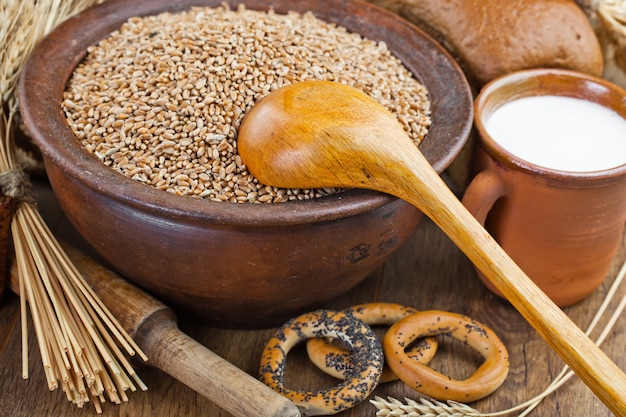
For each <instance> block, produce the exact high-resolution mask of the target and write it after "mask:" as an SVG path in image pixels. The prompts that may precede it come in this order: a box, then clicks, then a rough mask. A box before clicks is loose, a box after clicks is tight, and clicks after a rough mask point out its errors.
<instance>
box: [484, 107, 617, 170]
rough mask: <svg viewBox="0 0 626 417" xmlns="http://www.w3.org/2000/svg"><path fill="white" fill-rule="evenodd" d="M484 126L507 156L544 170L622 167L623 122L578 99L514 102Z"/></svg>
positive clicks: (614, 115)
mask: <svg viewBox="0 0 626 417" xmlns="http://www.w3.org/2000/svg"><path fill="white" fill-rule="evenodd" d="M485 128H486V130H487V132H488V133H489V135H490V136H491V137H492V139H493V140H494V141H495V142H497V143H498V144H499V145H500V146H502V147H503V148H504V149H506V150H507V151H508V152H510V153H512V154H514V155H516V156H517V157H518V158H521V159H523V160H525V161H527V162H530V163H532V164H535V165H539V166H542V167H545V168H551V169H555V170H560V171H571V172H590V171H601V170H606V169H610V168H615V167H617V166H620V165H623V164H625V163H626V119H624V118H623V117H621V116H620V115H619V114H617V113H616V112H615V111H613V110H611V109H608V108H606V107H604V106H601V105H599V104H597V103H593V102H590V101H587V100H583V99H577V98H571V97H565V96H554V95H546V96H533V97H525V98H520V99H516V100H513V101H510V102H508V103H506V104H504V105H502V106H501V107H499V108H498V109H496V110H495V111H494V112H493V113H492V114H491V116H490V117H489V118H488V119H487V121H486V122H485Z"/></svg>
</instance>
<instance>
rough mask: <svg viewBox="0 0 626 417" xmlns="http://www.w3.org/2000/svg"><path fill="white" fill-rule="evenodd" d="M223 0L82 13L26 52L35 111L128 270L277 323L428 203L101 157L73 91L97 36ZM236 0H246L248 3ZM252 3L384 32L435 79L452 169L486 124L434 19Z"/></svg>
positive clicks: (439, 157)
mask: <svg viewBox="0 0 626 417" xmlns="http://www.w3.org/2000/svg"><path fill="white" fill-rule="evenodd" d="M221 2H222V0H181V1H177V2H171V1H170V0H157V1H150V2H144V1H126V0H112V1H107V2H104V3H103V4H101V5H99V6H96V7H94V8H91V9H89V10H87V11H85V12H83V13H82V14H80V15H78V16H77V17H74V18H72V19H70V20H69V21H67V22H66V23H64V24H63V25H61V26H60V27H59V28H58V29H56V30H55V31H54V32H53V33H51V34H50V36H48V37H47V38H46V39H45V40H44V41H43V42H42V43H41V44H40V45H39V46H38V48H37V49H36V50H35V51H34V52H33V54H32V56H31V57H30V59H29V61H28V62H27V64H26V65H25V67H24V70H23V75H22V78H21V82H20V101H21V113H22V116H23V119H24V122H25V124H26V126H27V128H28V130H29V132H30V134H31V136H32V138H33V141H34V142H35V144H36V145H37V146H38V147H39V148H40V149H41V150H42V153H43V157H44V163H45V168H46V172H47V175H48V177H49V179H50V182H51V184H52V187H53V189H54V192H55V194H56V196H57V198H58V200H59V202H60V204H61V206H62V207H63V209H64V211H65V213H66V215H67V217H68V218H69V219H70V221H71V222H72V223H73V225H74V226H75V227H76V229H77V230H78V231H79V233H80V234H81V235H82V236H83V237H84V238H85V239H86V241H87V242H89V244H90V245H92V246H93V248H94V249H95V250H96V251H97V252H98V253H99V254H101V255H102V257H103V258H104V259H106V260H107V261H108V262H109V263H110V264H111V265H112V266H113V267H114V268H116V269H117V271H118V272H119V273H121V274H122V275H123V276H125V277H126V278H128V279H129V280H130V281H132V282H134V283H135V284H137V285H138V286H140V287H142V288H144V289H146V290H147V291H148V292H150V293H152V294H153V295H155V296H157V297H159V298H160V299H162V300H163V301H166V302H168V303H169V304H170V305H171V306H173V307H175V308H179V309H184V310H187V311H190V312H191V313H193V314H195V315H197V316H200V317H203V318H205V319H207V320H209V321H210V322H211V323H214V324H216V325H221V326H230V327H247V328H258V327H265V326H273V325H276V324H279V323H281V322H282V321H284V320H286V319H287V318H289V317H291V316H293V315H294V314H296V313H298V312H301V311H303V310H305V309H310V308H316V307H319V306H321V305H323V303H325V302H326V301H327V300H330V299H332V298H334V297H336V296H338V295H340V294H342V293H345V292H346V291H348V290H350V289H351V288H353V287H354V286H355V285H356V284H358V283H359V282H360V281H361V280H363V279H364V278H365V277H366V276H368V275H369V274H370V273H372V272H373V271H374V270H375V269H376V268H377V267H379V266H380V265H381V264H382V263H383V262H384V261H385V259H387V258H388V257H389V256H390V255H391V254H392V253H393V252H394V251H395V250H396V249H398V247H399V246H400V245H402V243H403V242H404V241H405V240H406V239H407V238H408V237H409V236H410V235H411V234H412V232H413V231H414V230H415V228H416V227H417V225H418V222H419V220H420V217H421V213H420V212H419V211H418V210H416V209H415V208H414V207H413V206H410V205H409V204H407V203H405V202H404V201H400V200H397V199H396V198H392V197H390V196H387V195H383V194H380V193H376V192H372V191H363V190H352V191H347V192H345V193H342V194H340V195H335V196H331V197H324V198H320V199H317V200H314V201H313V200H309V201H303V202H289V203H282V204H270V205H264V204H250V205H244V204H230V203H213V202H208V201H204V200H200V199H191V198H186V197H179V196H174V195H171V194H169V193H166V192H164V191H160V190H157V189H155V188H153V187H149V186H145V185H141V184H139V183H136V182H134V181H133V180H130V179H129V178H127V177H125V176H123V175H121V174H117V173H115V172H114V171H113V170H112V169H111V168H109V167H106V166H105V165H104V164H102V163H101V162H99V161H98V160H96V159H95V158H94V157H93V156H92V155H91V154H89V153H88V152H87V151H86V150H84V149H83V148H82V147H81V145H80V144H79V142H78V140H77V139H76V137H75V136H74V135H73V133H72V131H71V130H70V128H69V126H68V124H67V123H66V120H65V118H64V115H63V112H62V109H61V104H60V103H61V97H62V94H63V91H64V89H65V85H66V83H67V81H68V79H69V77H70V76H71V73H72V72H73V70H74V68H75V67H76V66H77V64H78V63H79V62H80V61H81V60H82V59H83V58H84V56H85V53H86V49H87V47H88V46H90V45H92V44H95V43H96V42H98V41H99V40H100V39H102V38H104V37H105V36H107V34H109V33H110V32H112V31H113V30H116V29H118V28H119V27H120V26H121V25H122V23H123V22H124V21H125V20H127V19H128V18H129V17H131V16H139V15H149V14H155V13H157V12H160V11H164V10H173V11H175V10H180V9H185V8H188V7H189V6H190V5H209V6H218V5H220V4H221ZM229 3H231V7H233V8H234V7H236V5H237V4H238V3H239V2H235V1H229ZM243 3H244V4H245V5H246V7H247V8H249V9H261V10H268V9H269V8H270V7H273V8H274V10H275V11H276V12H277V13H282V12H286V11H288V10H296V11H299V12H305V11H312V12H313V13H314V14H315V15H316V16H317V17H319V18H321V19H323V20H326V21H330V22H335V23H338V24H340V25H342V26H345V27H346V28H348V29H349V30H351V31H354V32H358V33H360V34H362V35H364V36H366V37H369V38H371V39H376V40H384V41H385V42H386V43H387V45H388V47H389V49H390V50H392V52H393V53H394V54H395V55H396V56H397V57H399V58H400V59H401V60H402V61H403V62H404V63H405V65H406V66H407V67H408V68H409V69H410V70H411V71H412V72H413V73H414V74H415V75H416V77H417V78H418V79H420V81H421V82H422V83H423V84H425V86H426V87H427V88H428V90H429V92H430V99H431V103H432V113H433V126H432V128H431V130H430V133H429V135H428V136H427V138H426V139H425V141H424V143H423V144H422V147H421V149H422V151H423V153H424V154H425V156H426V158H427V159H428V160H429V162H430V163H431V164H432V165H433V166H434V168H435V169H436V170H437V171H438V172H442V171H443V170H444V169H445V168H446V167H447V166H448V165H449V164H450V163H451V162H452V160H453V159H454V158H455V157H456V156H457V154H458V152H459V151H460V150H461V148H462V147H463V145H464V144H465V142H466V140H467V137H468V135H469V130H470V127H471V123H472V97H471V93H470V90H469V87H468V85H467V82H466V79H465V77H464V75H463V73H462V72H461V70H460V69H459V68H458V66H457V65H456V63H455V62H454V61H453V59H452V58H451V57H450V56H449V55H448V54H447V53H446V52H445V51H444V50H443V49H442V48H441V47H440V46H439V45H438V44H436V43H435V42H434V41H433V40H432V39H431V38H429V37H428V36H427V35H425V34H424V33H423V32H421V31H420V30H418V29H417V28H415V27H414V26H412V25H410V24H409V23H407V22H406V21H404V20H402V19H400V18H399V17H397V16H396V15H393V14H391V13H388V12H386V11H384V10H382V9H380V8H378V7H375V6H372V5H370V4H368V3H361V2H358V1H352V0H342V1H325V0H301V1H300V0H299V1H294V0H244V1H243ZM122 302H123V301H122Z"/></svg>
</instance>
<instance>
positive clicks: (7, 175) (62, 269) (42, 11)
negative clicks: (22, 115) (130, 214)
mask: <svg viewBox="0 0 626 417" xmlns="http://www.w3.org/2000/svg"><path fill="white" fill-rule="evenodd" d="M100 1H101V0H75V1H62V0H26V1H22V0H0V21H1V22H2V26H1V27H0V63H1V66H0V110H1V111H2V117H1V118H0V139H1V142H0V186H1V187H2V192H3V193H4V195H7V196H10V197H12V199H13V204H14V210H13V211H14V212H13V218H12V222H11V234H12V237H13V245H14V250H15V259H16V265H17V272H18V277H19V292H20V309H21V318H22V373H23V377H24V378H28V336H27V335H28V328H27V305H26V304H28V307H29V310H30V316H31V317H32V322H33V327H34V329H35V335H36V337H37V341H38V345H39V351H40V354H41V359H42V362H43V367H44V373H45V375H46V379H47V383H48V388H49V389H50V390H54V389H56V388H58V387H59V386H60V387H61V388H62V389H63V391H64V392H65V393H66V396H67V398H68V399H69V400H70V401H72V402H74V403H75V404H77V405H78V406H79V407H82V406H83V405H84V404H85V403H86V402H89V401H90V400H93V401H91V402H92V403H93V405H94V407H95V409H96V411H97V412H101V411H102V409H101V406H100V403H101V402H104V401H105V398H108V399H109V400H110V401H112V402H115V403H120V402H121V401H127V400H128V397H127V396H126V391H127V390H132V391H135V390H136V389H137V387H139V388H141V389H142V390H145V389H147V388H146V386H145V384H144V383H143V382H142V381H141V379H140V378H139V377H138V376H137V374H136V373H135V371H134V370H133V368H132V366H131V365H130V363H129V361H128V360H127V359H126V356H125V354H124V352H125V353H126V354H127V355H135V354H138V355H139V356H140V357H141V358H142V359H144V360H147V358H146V357H145V355H144V354H143V352H141V349H140V348H139V347H138V346H137V345H136V344H135V343H134V342H133V340H132V339H131V338H130V336H128V334H127V333H126V332H125V331H124V330H123V329H122V327H121V326H120V324H119V323H118V322H117V321H116V320H115V318H114V317H113V316H112V314H111V313H110V312H109V311H108V310H107V309H106V307H105V306H104V305H103V303H102V301H100V300H99V299H98V298H97V296H96V295H95V294H94V293H93V291H92V290H91V289H90V288H89V287H88V285H87V284H86V283H85V282H84V280H83V277H82V276H81V274H80V273H79V271H78V270H77V269H76V267H75V266H74V265H73V264H72V262H71V261H70V260H69V258H68V257H67V255H66V254H65V253H64V251H63V249H62V248H61V246H60V245H59V243H58V242H57V240H56V239H55V237H54V235H53V234H52V233H51V231H50V230H49V229H48V227H47V226H46V224H45V222H44V220H43V219H42V218H41V216H40V214H39V212H38V211H37V208H36V204H35V199H34V196H33V193H32V190H31V188H32V187H31V184H30V181H29V178H28V176H27V175H26V174H25V173H24V171H23V170H22V169H21V167H20V166H19V161H18V157H17V152H16V151H17V146H16V144H15V134H14V133H15V129H16V126H15V125H16V120H17V117H18V105H17V101H18V100H17V97H16V94H15V91H16V85H17V80H18V78H19V76H20V71H21V68H22V67H23V65H24V62H25V60H26V59H27V57H28V55H29V53H30V52H31V51H32V50H33V48H34V46H35V45H36V44H37V43H38V42H39V41H40V40H41V39H42V38H43V37H44V36H45V35H46V34H47V33H49V32H50V31H51V30H52V29H54V28H55V27H56V26H57V25H58V24H60V23H61V22H62V21H64V20H65V19H67V18H68V17H70V16H72V15H74V14H75V13H77V12H79V11H80V10H83V9H84V8H86V7H88V6H90V5H92V4H95V3H99V2H100Z"/></svg>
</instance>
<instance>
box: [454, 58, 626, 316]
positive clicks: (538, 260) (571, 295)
mask: <svg viewBox="0 0 626 417" xmlns="http://www.w3.org/2000/svg"><path fill="white" fill-rule="evenodd" d="M536 97H539V100H544V101H545V100H551V99H554V100H569V99H579V100H569V101H570V102H572V103H574V102H576V103H580V104H584V105H588V104H589V103H595V104H599V105H601V106H602V111H605V109H606V108H608V109H611V110H612V111H613V112H615V113H617V115H620V116H621V117H618V116H617V115H616V114H615V113H613V112H608V113H613V114H612V116H613V117H614V118H615V119H619V121H618V120H616V122H620V123H624V125H626V120H623V119H626V91H624V90H623V89H622V88H620V87H619V86H616V85H613V84H611V83H609V82H607V81H605V80H603V79H599V78H595V77H591V76H588V75H585V74H582V73H577V72H572V71H568V70H557V69H533V70H524V71H519V72H515V73H511V74H508V75H505V76H502V77H500V78H498V79H496V80H494V81H492V82H491V83H489V84H487V85H486V86H485V87H484V88H483V89H482V90H481V91H480V93H479V94H478V96H477V97H476V99H475V102H474V121H475V128H476V130H477V132H478V137H479V140H478V144H477V146H476V150H475V155H474V164H475V169H476V172H477V174H476V175H475V176H474V178H473V179H472V181H471V183H470V185H469V186H468V188H467V189H466V191H465V194H464V196H463V203H464V204H465V206H466V207H467V208H468V210H469V211H470V212H472V213H473V214H474V216H475V217H476V218H477V219H478V220H479V221H480V222H482V223H483V224H484V225H485V227H486V229H487V230H488V231H489V232H490V233H491V234H492V236H493V237H494V238H495V239H496V240H497V241H498V242H499V243H500V245H501V246H502V247H503V249H504V250H505V251H506V252H507V253H508V254H509V255H510V256H511V258H512V259H513V260H514V261H515V262H516V263H517V264H518V265H519V266H520V267H521V268H522V270H523V271H524V272H526V274H527V275H528V276H529V277H530V278H531V279H533V280H534V281H535V282H536V283H537V285H538V286H539V287H540V288H541V289H542V290H543V291H544V292H546V294H547V295H548V296H549V297H551V298H552V300H553V301H554V302H555V303H556V304H558V305H559V306H561V307H564V306H568V305H571V304H574V303H576V302H578V301H580V300H582V299H583V298H585V297H586V296H588V295H589V294H591V293H592V292H593V291H594V290H595V289H596V288H597V287H598V286H599V285H600V284H601V283H602V281H603V280H604V279H605V277H606V275H607V273H608V270H609V268H610V265H611V262H612V259H613V257H614V255H615V252H616V250H617V248H618V246H619V244H620V242H621V240H622V238H623V236H624V226H625V223H626V151H624V150H625V149H626V148H624V145H625V143H624V141H626V128H623V127H622V125H618V126H617V127H616V129H619V130H620V132H619V133H620V134H621V137H620V138H619V139H617V140H618V141H620V143H613V145H617V147H616V148H615V149H608V148H607V149H603V150H602V152H595V151H596V150H598V149H596V148H598V147H604V146H605V144H604V143H602V139H603V136H602V135H608V133H605V132H601V127H603V126H604V122H602V121H600V120H599V119H595V117H596V116H590V117H587V118H591V119H592V120H591V128H590V129H591V133H589V132H587V133H585V135H587V136H585V137H583V138H582V140H583V141H585V142H576V140H577V139H575V138H574V136H576V135H575V134H571V132H568V133H563V132H560V131H559V130H558V128H559V126H558V123H560V122H559V121H558V120H557V119H558V118H559V117H557V116H556V115H553V114H552V113H551V112H553V111H557V110H558V111H561V112H564V113H571V114H575V110H576V109H570V108H566V107H561V104H559V105H558V106H556V105H553V106H552V107H549V108H546V109H542V108H541V106H540V105H539V103H538V102H534V104H531V101H530V100H526V101H525V102H527V106H531V107H533V108H534V110H533V111H535V112H539V113H543V114H544V116H545V115H546V114H549V116H548V117H547V119H546V120H547V121H544V122H545V123H547V124H548V125H547V126H544V125H542V124H541V123H543V122H541V121H540V119H541V117H540V116H541V115H537V114H536V113H535V114H533V112H532V111H529V112H528V113H527V114H515V112H514V111H513V110H511V111H512V112H513V113H511V114H510V115H509V116H510V117H512V118H511V119H508V120H507V119H503V120H501V121H500V122H502V126H501V129H502V130H501V131H499V132H497V131H495V129H496V127H497V126H494V127H492V126H491V125H495V124H496V120H495V118H494V116H495V115H497V114H498V113H497V112H498V111H499V110H503V111H504V109H505V107H504V106H505V105H508V104H513V103H515V105H519V106H521V103H524V102H523V101H519V100H521V99H526V98H536ZM555 97H556V98H555ZM583 101H584V103H583ZM559 103H561V102H559ZM562 104H564V103H562ZM595 104H592V105H593V106H595V108H600V107H599V106H596V105H595ZM509 107H511V108H512V106H509ZM522 107H523V106H522ZM578 110H580V109H578ZM518 111H522V110H521V108H520V109H518ZM584 111H585V112H587V110H586V108H585V110H584ZM585 114H586V115H587V114H590V113H585ZM544 118H545V117H544ZM579 119H582V118H579ZM581 122H582V120H581ZM524 124H526V125H531V126H533V129H530V130H528V131H527V132H525V131H524V129H525V127H527V126H524ZM601 125H602V126H601ZM541 126H543V127H541ZM555 128H556V130H554V129H555ZM576 129H580V130H581V131H584V128H583V127H580V128H576ZM539 131H541V132H546V131H548V132H549V134H548V135H546V136H545V137H540V136H541V135H540V133H541V132H539ZM507 132H509V133H511V132H512V133H515V134H519V137H517V138H513V142H514V144H516V145H520V144H521V145H522V146H521V148H520V149H518V150H519V151H523V150H524V149H523V148H524V147H525V146H528V147H530V146H531V145H532V143H533V142H538V143H537V144H536V145H537V146H538V149H535V151H537V152H536V153H537V154H539V155H540V157H541V156H545V155H547V154H549V153H550V152H554V153H555V154H558V155H556V156H557V158H556V159H557V160H558V159H559V157H560V156H563V155H561V154H566V153H567V152H566V150H565V149H564V148H570V146H571V147H572V148H573V149H568V150H571V151H575V152H573V154H576V153H577V155H578V157H581V156H582V158H581V159H582V160H584V161H590V160H591V159H592V158H593V155H592V154H594V153H598V155H599V156H600V158H601V157H602V155H605V156H609V159H610V158H613V161H611V163H610V164H609V165H611V166H607V167H605V168H603V169H602V168H593V167H592V168H589V167H584V166H583V167H581V169H575V168H572V167H570V166H568V167H567V168H565V169H564V168H562V167H561V166H560V165H558V162H555V165H550V163H545V161H541V162H540V163H538V162H534V161H531V160H528V159H525V158H526V155H525V156H524V157H520V156H519V153H520V152H518V150H516V151H515V153H513V152H512V151H510V149H512V147H510V146H509V145H506V146H507V147H506V148H505V146H503V145H502V144H501V143H503V142H505V141H503V140H501V137H502V136H506V135H507ZM574 133H576V132H574ZM498 135H499V138H498V141H496V140H495V139H494V138H495V137H496V136H498ZM555 137H558V139H559V140H564V139H566V140H565V142H563V143H565V146H563V144H561V145H560V146H561V151H555V150H554V149H552V148H551V144H550V142H551V141H552V140H553V139H555ZM570 137H571V138H572V139H571V142H569V141H570V139H569V138H570ZM534 139H537V140H534ZM581 143H582V145H581ZM590 145H591V147H592V148H589V146H590ZM606 146H607V147H608V146H610V145H606ZM585 147H587V148H586V149H585ZM513 148H514V147H513ZM609 154H610V155H609ZM615 157H617V158H618V159H617V161H618V162H617V164H616V163H615ZM620 158H621V163H620V162H619V160H620ZM563 159H564V160H565V162H566V163H568V162H572V159H575V158H573V157H565V158H563ZM574 164H576V162H574ZM553 166H557V168H554V167H553ZM598 166H599V167H601V166H602V164H601V163H600V165H598ZM478 274H479V276H480V278H481V280H482V281H483V282H484V283H485V285H487V286H488V287H489V288H490V289H491V290H492V291H494V292H495V293H496V294H498V292H497V290H495V289H494V288H493V286H492V285H491V284H490V283H489V281H488V280H487V279H485V278H484V277H483V276H482V275H481V274H480V272H478Z"/></svg>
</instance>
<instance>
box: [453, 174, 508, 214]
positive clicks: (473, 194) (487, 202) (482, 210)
mask: <svg viewBox="0 0 626 417" xmlns="http://www.w3.org/2000/svg"><path fill="white" fill-rule="evenodd" d="M505 194H506V186H505V184H504V182H503V181H502V179H501V178H500V177H499V176H498V175H497V173H496V172H494V171H493V170H490V169H488V170H485V171H481V172H479V173H478V174H477V175H476V176H475V177H474V178H473V179H472V181H471V182H470V184H469V185H468V186H467V189H466V190H465V193H464V194H463V198H462V199H461V202H462V203H463V205H464V206H465V208H467V210H468V211H469V212H470V213H472V215H473V216H474V217H475V218H476V220H478V221H479V222H480V224H482V225H483V226H484V225H485V221H486V220H487V215H488V214H489V212H490V211H491V209H492V208H493V205H494V204H495V203H496V201H498V199H499V198H501V197H503V196H504V195H505Z"/></svg>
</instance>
